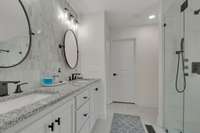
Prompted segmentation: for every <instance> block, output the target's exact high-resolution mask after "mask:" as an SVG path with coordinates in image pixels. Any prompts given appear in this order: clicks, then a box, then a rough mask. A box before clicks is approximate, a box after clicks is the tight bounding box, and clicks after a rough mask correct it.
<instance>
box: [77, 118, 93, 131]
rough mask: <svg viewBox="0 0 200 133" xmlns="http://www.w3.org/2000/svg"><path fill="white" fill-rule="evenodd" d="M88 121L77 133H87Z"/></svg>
mask: <svg viewBox="0 0 200 133" xmlns="http://www.w3.org/2000/svg"><path fill="white" fill-rule="evenodd" d="M89 132H90V131H89V121H87V122H86V123H85V124H84V126H83V127H82V128H81V130H80V131H79V132H78V133H89Z"/></svg>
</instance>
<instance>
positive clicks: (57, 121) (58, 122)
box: [55, 117, 61, 126]
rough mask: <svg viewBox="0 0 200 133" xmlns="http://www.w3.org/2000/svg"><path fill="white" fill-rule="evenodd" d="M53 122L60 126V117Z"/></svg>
mask: <svg viewBox="0 0 200 133" xmlns="http://www.w3.org/2000/svg"><path fill="white" fill-rule="evenodd" d="M55 122H56V123H57V124H58V125H59V126H60V124H61V118H60V117H58V119H57V120H55Z"/></svg>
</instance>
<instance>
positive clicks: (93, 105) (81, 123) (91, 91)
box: [76, 82, 100, 133]
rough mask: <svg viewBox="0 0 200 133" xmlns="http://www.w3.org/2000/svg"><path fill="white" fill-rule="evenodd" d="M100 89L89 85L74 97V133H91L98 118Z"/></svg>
mask: <svg viewBox="0 0 200 133" xmlns="http://www.w3.org/2000/svg"><path fill="white" fill-rule="evenodd" d="M99 96H100V87H99V84H98V82H97V83H94V84H91V85H89V86H88V87H87V89H86V90H85V91H83V92H82V93H80V94H79V95H77V96H76V133H91V132H92V129H93V128H94V126H95V123H96V120H97V119H98V118H99V110H98V106H100V105H99V100H100V99H99V98H100V97H99Z"/></svg>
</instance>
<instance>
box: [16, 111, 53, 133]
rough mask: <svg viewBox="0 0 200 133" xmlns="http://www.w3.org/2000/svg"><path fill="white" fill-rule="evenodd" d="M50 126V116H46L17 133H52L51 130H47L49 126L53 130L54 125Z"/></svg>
mask: <svg viewBox="0 0 200 133" xmlns="http://www.w3.org/2000/svg"><path fill="white" fill-rule="evenodd" d="M51 124H52V123H51V115H47V116H45V117H43V118H42V119H40V120H38V121H36V122H34V123H33V124H31V125H30V126H28V127H26V128H24V129H23V130H21V131H19V132H18V133H53V130H52V131H51V129H50V128H49V126H52V128H54V125H51Z"/></svg>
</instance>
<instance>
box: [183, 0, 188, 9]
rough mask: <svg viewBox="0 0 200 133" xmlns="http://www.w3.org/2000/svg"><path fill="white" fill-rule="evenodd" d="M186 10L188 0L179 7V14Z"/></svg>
mask: <svg viewBox="0 0 200 133" xmlns="http://www.w3.org/2000/svg"><path fill="white" fill-rule="evenodd" d="M187 8H188V0H185V1H184V2H183V4H182V5H181V12H184V11H185V10H186V9H187Z"/></svg>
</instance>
